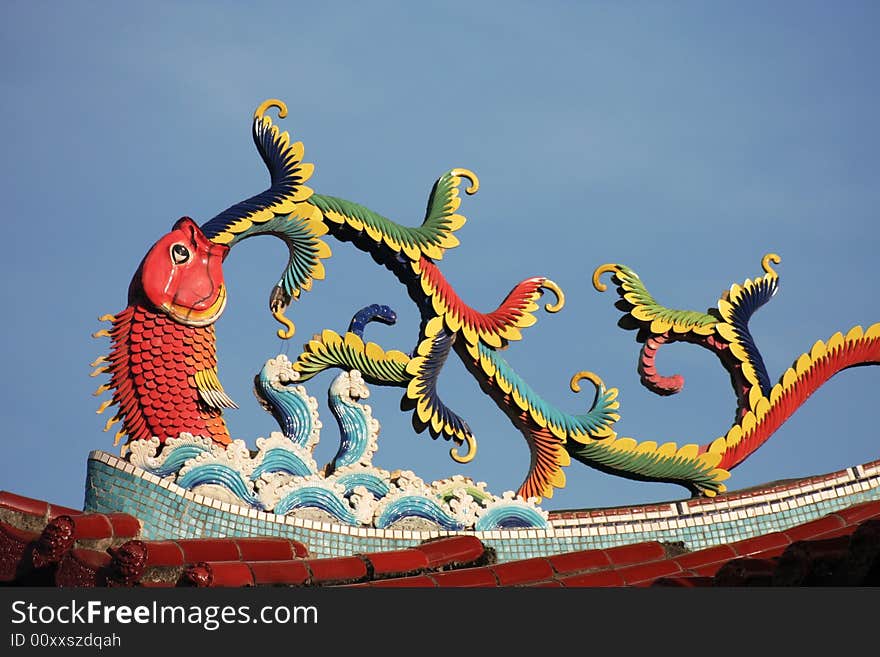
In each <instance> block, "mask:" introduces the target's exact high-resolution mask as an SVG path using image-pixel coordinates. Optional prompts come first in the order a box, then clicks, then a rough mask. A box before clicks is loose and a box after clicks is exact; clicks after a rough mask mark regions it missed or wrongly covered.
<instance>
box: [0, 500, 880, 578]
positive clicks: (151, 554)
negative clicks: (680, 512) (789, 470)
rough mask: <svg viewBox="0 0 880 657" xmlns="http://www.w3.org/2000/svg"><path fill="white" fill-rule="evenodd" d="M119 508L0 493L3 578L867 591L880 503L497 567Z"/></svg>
mask: <svg viewBox="0 0 880 657" xmlns="http://www.w3.org/2000/svg"><path fill="white" fill-rule="evenodd" d="M140 529H141V523H140V521H139V520H138V519H137V518H136V517H134V516H132V515H129V514H125V513H111V514H102V513H86V512H83V511H78V510H76V509H71V508H68V507H63V506H58V505H54V504H51V503H50V502H46V501H43V500H38V499H33V498H28V497H23V496H21V495H16V494H14V493H11V492H0V581H2V582H4V583H5V584H7V585H25V586H34V585H44V586H85V587H98V586H139V587H181V586H197V587H211V586H214V587H241V586H278V585H287V586H299V587H327V586H344V587H349V586H356V587H510V586H527V587H548V586H549V587H603V586H604V587H607V586H614V587H628V586H638V587H644V586H678V587H707V586H819V585H832V586H875V585H878V584H880V501H878V500H872V501H867V502H862V503H857V504H854V505H851V506H848V507H845V508H842V509H839V510H837V511H835V512H833V513H829V514H826V515H824V516H822V517H820V518H817V519H815V520H812V521H809V522H805V523H801V524H798V525H795V526H793V527H790V528H788V529H785V530H782V531H772V532H769V533H765V534H761V535H758V536H754V537H752V538H748V539H745V540H738V541H734V542H730V543H721V544H718V545H714V546H712V547H708V548H704V549H699V550H688V549H687V548H686V547H684V544H683V543H680V542H661V541H646V542H636V543H631V544H627V545H620V546H616V547H610V548H604V549H599V548H597V549H588V550H577V551H572V552H560V553H558V554H553V555H550V556H541V557H535V558H529V559H519V560H513V561H507V562H503V563H502V562H498V560H497V558H496V555H495V553H494V550H493V549H492V548H491V546H488V545H486V544H485V543H484V542H483V541H482V540H481V539H480V538H478V537H477V536H475V535H468V534H460V535H455V536H446V537H439V538H433V539H429V540H426V541H422V542H419V543H416V544H414V545H412V546H411V547H408V548H405V549H399V550H388V551H377V552H365V553H358V554H353V555H349V556H341V557H329V558H327V557H325V558H315V557H314V556H312V555H311V553H310V551H309V546H308V545H306V544H304V543H302V542H300V541H296V540H292V539H289V538H277V537H258V538H230V537H222V538H195V539H178V540H144V539H143V538H142V537H141V536H140Z"/></svg>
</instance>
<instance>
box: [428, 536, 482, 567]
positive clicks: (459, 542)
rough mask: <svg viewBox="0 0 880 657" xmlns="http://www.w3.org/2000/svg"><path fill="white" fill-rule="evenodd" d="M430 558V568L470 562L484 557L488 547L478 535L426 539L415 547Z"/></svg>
mask: <svg viewBox="0 0 880 657" xmlns="http://www.w3.org/2000/svg"><path fill="white" fill-rule="evenodd" d="M413 549H414V550H418V551H419V552H421V553H423V554H424V555H425V556H426V557H427V558H428V567H429V568H439V567H443V566H452V565H454V564H470V563H473V562H475V561H477V560H478V559H480V558H482V557H483V555H484V553H485V551H486V548H485V547H484V546H483V543H482V542H481V541H480V539H478V538H477V537H476V536H468V535H463V536H450V537H448V538H442V539H435V540H431V541H425V542H424V543H421V544H420V545H417V546H416V547H414V548H413Z"/></svg>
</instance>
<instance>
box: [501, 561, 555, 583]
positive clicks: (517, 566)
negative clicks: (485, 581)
mask: <svg viewBox="0 0 880 657" xmlns="http://www.w3.org/2000/svg"><path fill="white" fill-rule="evenodd" d="M489 568H491V570H492V572H493V573H495V578H496V579H497V580H498V584H499V585H500V586H513V585H515V584H525V583H528V582H540V581H544V580H548V579H552V578H553V575H554V572H553V568H552V566H550V562H549V561H548V560H547V559H544V558H543V557H538V558H535V559H523V560H522V561H509V562H507V563H499V564H495V565H494V566H491V567H489Z"/></svg>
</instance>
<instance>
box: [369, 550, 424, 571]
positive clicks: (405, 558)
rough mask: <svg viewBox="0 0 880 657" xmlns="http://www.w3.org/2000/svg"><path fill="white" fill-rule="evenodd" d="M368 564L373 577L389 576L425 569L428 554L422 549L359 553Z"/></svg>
mask: <svg viewBox="0 0 880 657" xmlns="http://www.w3.org/2000/svg"><path fill="white" fill-rule="evenodd" d="M361 557H362V558H363V559H365V560H366V561H367V562H368V563H369V564H370V568H371V569H372V572H373V577H376V578H381V577H389V576H391V575H399V574H402V573H411V572H416V571H421V570H426V569H427V568H428V567H429V565H428V556H427V555H426V554H425V552H424V551H422V550H414V549H408V550H389V551H388V552H375V553H371V554H365V555H361Z"/></svg>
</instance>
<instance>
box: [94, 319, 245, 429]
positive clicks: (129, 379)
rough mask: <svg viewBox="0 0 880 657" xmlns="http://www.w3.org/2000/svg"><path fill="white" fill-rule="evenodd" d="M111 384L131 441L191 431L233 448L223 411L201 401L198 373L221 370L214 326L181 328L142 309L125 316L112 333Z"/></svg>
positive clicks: (179, 325) (169, 320) (114, 398)
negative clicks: (218, 366)
mask: <svg viewBox="0 0 880 657" xmlns="http://www.w3.org/2000/svg"><path fill="white" fill-rule="evenodd" d="M111 337H112V339H113V347H112V351H111V355H110V363H111V365H110V371H111V381H110V384H111V386H112V387H114V388H115V389H116V390H115V392H114V395H113V400H114V402H116V403H117V404H118V406H119V411H118V413H117V417H118V418H120V419H121V420H122V421H123V428H124V430H125V432H126V433H127V434H128V435H129V439H130V440H146V439H149V438H151V437H152V436H158V438H159V440H160V441H161V442H163V443H164V442H165V440H166V439H167V438H169V437H176V436H178V435H179V434H180V433H181V432H184V431H187V432H190V433H192V434H195V435H202V436H208V437H210V438H212V439H213V440H215V441H217V442H219V443H221V444H228V443H229V442H230V438H229V431H228V430H227V428H226V423H225V422H224V421H223V418H222V416H221V415H220V411H218V410H216V409H213V408H211V407H209V406H207V405H206V404H205V403H204V402H203V401H202V400H201V398H200V397H199V393H198V389H197V388H196V384H195V374H196V372H198V371H200V370H205V369H212V368H215V367H216V366H217V356H216V351H215V348H214V343H215V342H214V341H215V337H214V327H213V326H205V327H193V326H185V325H183V324H178V323H177V322H175V321H173V320H171V319H169V318H168V317H167V316H165V315H162V314H158V313H156V312H154V311H152V310H149V309H147V308H144V307H142V306H134V307H129V308H126V309H125V310H124V311H123V312H121V313H120V314H119V315H118V316H117V318H116V320H115V322H114V326H113V330H112V331H111Z"/></svg>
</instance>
